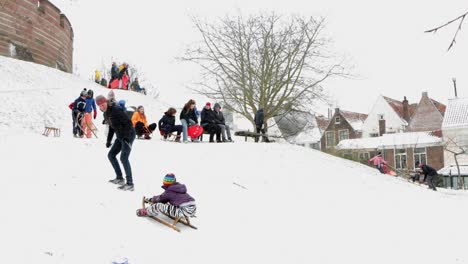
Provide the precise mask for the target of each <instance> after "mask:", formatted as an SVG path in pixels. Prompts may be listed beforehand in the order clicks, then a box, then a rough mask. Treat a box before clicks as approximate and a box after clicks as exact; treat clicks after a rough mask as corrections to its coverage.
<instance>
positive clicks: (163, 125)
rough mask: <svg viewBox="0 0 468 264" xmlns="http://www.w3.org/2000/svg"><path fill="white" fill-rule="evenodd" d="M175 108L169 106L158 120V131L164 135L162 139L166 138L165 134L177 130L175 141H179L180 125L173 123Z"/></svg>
mask: <svg viewBox="0 0 468 264" xmlns="http://www.w3.org/2000/svg"><path fill="white" fill-rule="evenodd" d="M176 113H177V110H175V108H173V107H171V108H169V109H168V110H167V111H166V112H165V113H164V115H163V117H162V118H161V119H160V120H159V122H158V125H159V131H160V132H161V134H162V135H163V136H164V139H167V136H168V135H169V134H171V133H172V132H177V137H176V139H175V141H176V142H179V141H180V134H181V133H182V130H183V128H182V125H176V124H175V114H176Z"/></svg>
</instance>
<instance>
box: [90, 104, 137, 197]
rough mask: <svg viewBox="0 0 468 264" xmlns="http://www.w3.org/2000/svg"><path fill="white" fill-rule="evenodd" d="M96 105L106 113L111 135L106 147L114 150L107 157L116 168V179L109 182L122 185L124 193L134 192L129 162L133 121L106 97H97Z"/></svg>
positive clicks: (133, 131) (133, 130) (132, 138)
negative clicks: (121, 167)
mask: <svg viewBox="0 0 468 264" xmlns="http://www.w3.org/2000/svg"><path fill="white" fill-rule="evenodd" d="M96 103H97V105H98V107H99V109H100V110H101V111H102V112H104V119H105V120H106V122H107V124H109V133H108V135H107V143H106V147H107V148H109V147H111V146H112V148H111V149H110V151H109V154H108V155H107V157H108V158H109V161H110V163H111V165H112V167H113V168H114V171H115V174H116V178H115V179H112V180H110V181H109V182H111V183H115V184H118V185H121V186H120V187H119V189H121V190H124V191H133V190H134V183H133V177H132V168H131V166H130V161H129V160H128V158H129V156H130V152H131V151H132V144H133V141H134V140H135V129H134V128H133V126H132V121H131V120H130V118H128V116H127V114H126V113H125V112H124V111H122V109H121V108H120V106H119V105H117V104H116V103H114V102H112V101H108V100H107V99H106V98H105V97H104V96H102V95H99V96H98V97H96ZM114 133H115V134H116V139H115V141H114V144H111V141H112V138H113V137H114ZM119 153H120V161H121V162H122V165H123V167H124V170H125V175H126V180H127V183H126V184H125V181H124V179H123V176H122V170H121V169H120V165H119V162H118V161H117V158H116V156H117V154H119Z"/></svg>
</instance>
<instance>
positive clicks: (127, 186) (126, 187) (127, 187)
mask: <svg viewBox="0 0 468 264" xmlns="http://www.w3.org/2000/svg"><path fill="white" fill-rule="evenodd" d="M119 189H120V190H122V191H132V192H133V191H134V190H135V187H134V186H133V184H131V185H130V184H125V185H122V186H120V187H119Z"/></svg>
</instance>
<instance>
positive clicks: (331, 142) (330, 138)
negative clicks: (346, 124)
mask: <svg viewBox="0 0 468 264" xmlns="http://www.w3.org/2000/svg"><path fill="white" fill-rule="evenodd" d="M325 140H326V142H325V144H326V146H327V147H334V146H335V132H334V131H328V132H325Z"/></svg>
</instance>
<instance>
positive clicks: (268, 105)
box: [181, 13, 345, 127]
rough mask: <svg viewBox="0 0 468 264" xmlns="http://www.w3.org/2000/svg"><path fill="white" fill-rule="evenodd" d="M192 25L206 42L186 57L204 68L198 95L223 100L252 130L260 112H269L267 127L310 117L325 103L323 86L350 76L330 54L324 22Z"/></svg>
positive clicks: (237, 20) (262, 18) (230, 20)
mask: <svg viewBox="0 0 468 264" xmlns="http://www.w3.org/2000/svg"><path fill="white" fill-rule="evenodd" d="M193 22H194V24H195V26H196V28H197V29H198V31H199V32H200V33H201V35H202V39H203V40H202V42H201V43H200V44H199V45H197V46H195V47H193V48H189V49H188V50H187V51H186V53H185V56H184V57H182V58H181V59H182V60H183V61H190V62H194V63H196V64H198V65H200V66H201V68H202V69H203V70H202V81H201V82H199V83H198V84H197V87H195V88H193V90H195V91H196V92H199V93H200V94H203V95H205V96H207V97H209V98H212V99H214V100H220V101H223V102H224V104H225V106H226V108H228V109H230V110H231V111H233V112H235V113H238V114H241V115H242V116H244V117H245V118H247V119H248V120H249V121H250V122H251V123H252V125H253V127H255V122H254V113H255V112H256V111H257V110H258V109H263V110H264V114H265V119H264V120H265V127H267V122H268V120H269V119H270V118H272V117H276V116H279V115H284V114H287V113H289V112H290V111H292V110H299V111H309V112H310V108H311V107H312V106H313V103H315V102H316V100H319V99H324V90H323V87H322V84H323V82H324V81H325V80H327V79H329V78H330V77H332V76H337V75H345V73H344V70H345V67H344V66H343V60H342V59H341V60H340V61H338V60H337V59H338V58H337V56H335V55H334V54H332V53H331V52H330V51H329V50H328V49H329V48H330V40H329V39H328V38H326V37H325V36H324V33H323V30H324V19H323V18H320V19H315V18H313V17H310V18H304V17H299V16H293V17H289V18H284V17H281V16H278V15H276V14H274V13H273V14H268V15H257V16H249V17H247V18H244V17H242V16H241V15H238V16H236V17H228V16H226V17H224V18H220V19H219V20H218V21H216V22H213V23H207V22H202V21H201V20H199V19H197V18H193Z"/></svg>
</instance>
